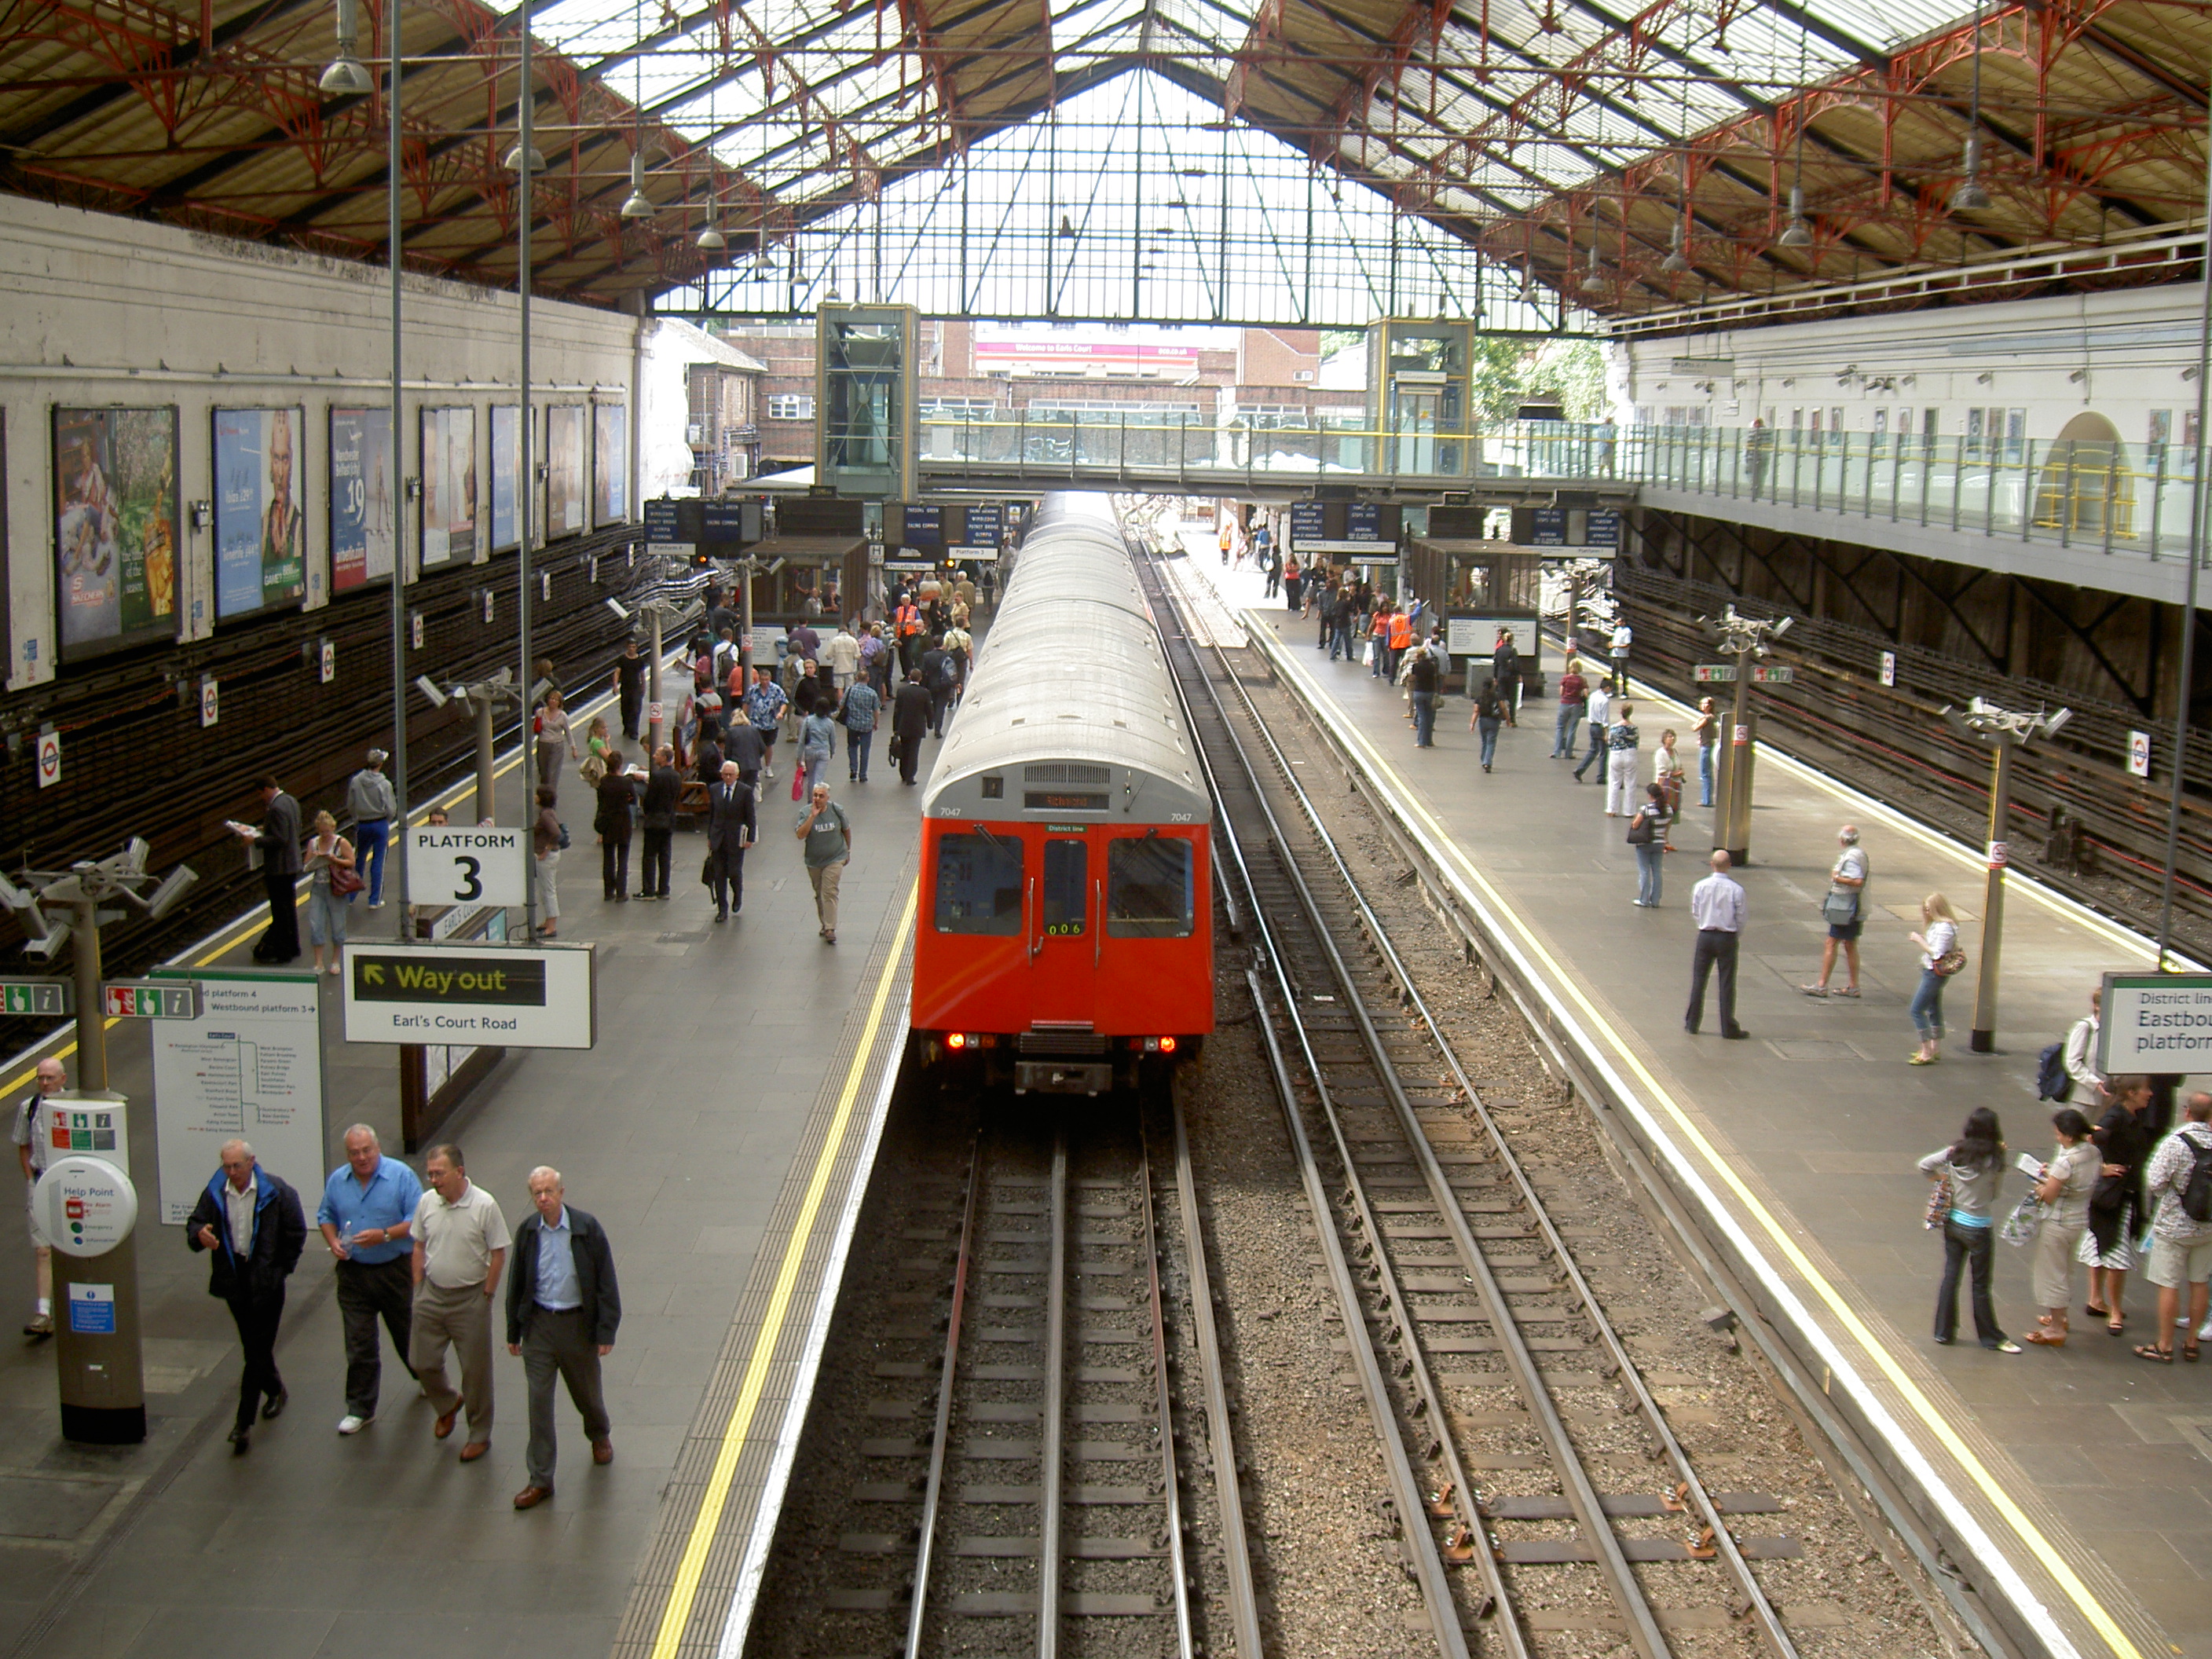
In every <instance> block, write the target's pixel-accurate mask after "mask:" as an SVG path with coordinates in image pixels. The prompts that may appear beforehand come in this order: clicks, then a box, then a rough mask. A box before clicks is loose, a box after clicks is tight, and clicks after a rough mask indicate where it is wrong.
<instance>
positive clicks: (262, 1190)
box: [185, 1140, 307, 1457]
mask: <svg viewBox="0 0 2212 1659" xmlns="http://www.w3.org/2000/svg"><path fill="white" fill-rule="evenodd" d="M185 1243H186V1244H188V1245H190V1246H191V1248H192V1249H195V1250H205V1251H207V1252H208V1253H209V1256H210V1261H209V1263H208V1294H209V1295H210V1296H219V1297H222V1299H223V1301H224V1302H225V1303H227V1304H228V1305H229V1308H230V1316H231V1319H232V1320H233V1322H235V1323H236V1325H237V1326H238V1342H239V1346H240V1347H242V1348H244V1349H245V1350H246V1370H245V1372H244V1374H243V1375H242V1376H240V1378H239V1381H238V1419H237V1423H236V1425H235V1426H234V1427H233V1428H232V1430H231V1431H230V1449H231V1455H233V1456H234V1457H243V1456H244V1455H246V1444H247V1439H246V1437H247V1436H248V1434H249V1433H250V1432H251V1431H252V1428H253V1418H254V1413H256V1412H257V1411H258V1412H259V1413H260V1414H261V1415H262V1416H264V1417H267V1418H274V1417H276V1416H277V1415H278V1414H279V1413H282V1412H283V1409H284V1405H285V1402H286V1401H288V1400H289V1399H290V1398H291V1396H290V1395H288V1394H287V1393H286V1392H285V1391H284V1379H283V1377H282V1376H278V1375H277V1374H276V1328H277V1326H278V1325H279V1324H281V1323H283V1318H284V1281H285V1279H288V1278H289V1277H290V1276H291V1273H292V1269H293V1268H294V1267H297V1266H298V1265H299V1262H300V1251H301V1249H302V1248H304V1247H305V1246H306V1244H307V1215H306V1212H303V1211H302V1210H301V1208H300V1195H299V1194H297V1193H295V1192H294V1191H293V1190H292V1188H290V1187H289V1185H288V1184H286V1182H284V1181H283V1179H282V1178H281V1177H279V1176H273V1175H271V1174H270V1173H269V1171H268V1170H264V1169H263V1168H261V1167H260V1165H259V1164H256V1163H255V1162H254V1161H253V1148H252V1147H251V1146H247V1145H246V1143H245V1142H244V1141H242V1140H226V1141H225V1142H223V1144H222V1169H220V1170H217V1171H216V1175H215V1178H214V1179H213V1180H211V1181H210V1182H208V1184H207V1190H206V1191H205V1192H204V1193H202V1194H200V1201H199V1202H198V1203H197V1204H196V1205H194V1206H192V1213H191V1218H190V1219H189V1220H187V1221H186V1222H185Z"/></svg>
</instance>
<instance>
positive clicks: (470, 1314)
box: [407, 1144, 508, 1463]
mask: <svg viewBox="0 0 2212 1659" xmlns="http://www.w3.org/2000/svg"><path fill="white" fill-rule="evenodd" d="M423 1173H424V1175H426V1176H428V1178H429V1182H430V1190H429V1191H428V1192H427V1193H425V1194H422V1200H421V1201H420V1202H419V1203H417V1204H416V1206H415V1226H414V1234H415V1255H414V1261H413V1267H412V1276H413V1279H414V1284H415V1322H414V1327H413V1329H412V1332H411V1334H410V1337H409V1340H408V1344H407V1351H408V1363H409V1364H412V1365H413V1366H414V1367H415V1375H416V1376H418V1377H420V1378H422V1387H423V1389H424V1390H425V1391H426V1392H427V1393H428V1395H429V1396H430V1405H431V1408H432V1409H433V1410H435V1412H436V1413H438V1420H437V1423H436V1424H435V1425H434V1427H433V1430H432V1432H433V1433H434V1434H435V1435H436V1437H438V1438H439V1439H441V1440H443V1439H444V1438H446V1437H447V1436H448V1435H450V1434H451V1433H453V1424H454V1421H455V1419H458V1418H459V1416H460V1414H461V1409H462V1407H464V1406H465V1407H467V1408H468V1413H469V1437H468V1440H467V1442H466V1443H465V1444H464V1445H463V1446H462V1447H461V1462H464V1463H473V1462H476V1461H477V1459H478V1458H479V1457H482V1456H483V1455H484V1454H485V1453H486V1452H488V1451H489V1450H490V1449H491V1407H492V1390H491V1299H492V1297H495V1296H496V1295H498V1294H499V1275H500V1271H501V1268H503V1267H506V1265H507V1244H508V1239H507V1218H506V1217H505V1216H503V1215H501V1213H500V1210H499V1203H498V1200H495V1199H494V1198H493V1197H492V1195H491V1194H489V1193H488V1192H486V1191H485V1190H484V1189H483V1188H481V1187H479V1186H477V1185H475V1184H474V1183H473V1182H471V1181H470V1180H469V1174H468V1168H467V1166H466V1165H465V1164H464V1163H463V1162H462V1161H461V1149H460V1148H459V1147H458V1146H453V1145H451V1144H448V1145H446V1146H433V1147H432V1148H431V1149H430V1156H429V1158H428V1160H427V1161H426V1162H425V1163H424V1164H423ZM448 1346H451V1347H452V1348H453V1351H454V1352H455V1353H456V1354H458V1355H459V1358H460V1362H461V1387H460V1391H459V1393H456V1392H454V1390H453V1386H452V1384H450V1383H447V1381H446V1350H447V1347H448Z"/></svg>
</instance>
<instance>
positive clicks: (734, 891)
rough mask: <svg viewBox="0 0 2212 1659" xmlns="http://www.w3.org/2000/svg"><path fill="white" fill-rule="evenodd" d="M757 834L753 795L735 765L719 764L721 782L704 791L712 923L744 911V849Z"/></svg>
mask: <svg viewBox="0 0 2212 1659" xmlns="http://www.w3.org/2000/svg"><path fill="white" fill-rule="evenodd" d="M758 834H759V829H758V821H757V819H756V817H754V814H753V792H752V790H751V788H750V787H749V786H748V785H747V784H746V783H745V782H744V780H743V779H741V778H740V777H739V776H738V763H737V762H735V761H724V762H723V763H722V778H721V781H720V782H719V783H716V784H714V785H713V786H712V787H709V788H708V791H707V875H708V885H710V886H712V887H713V888H714V920H715V921H728V920H729V919H730V912H731V911H732V910H742V909H744V908H745V848H748V847H750V846H751V845H752V844H753V842H754V841H755V840H756V839H757V836H758Z"/></svg>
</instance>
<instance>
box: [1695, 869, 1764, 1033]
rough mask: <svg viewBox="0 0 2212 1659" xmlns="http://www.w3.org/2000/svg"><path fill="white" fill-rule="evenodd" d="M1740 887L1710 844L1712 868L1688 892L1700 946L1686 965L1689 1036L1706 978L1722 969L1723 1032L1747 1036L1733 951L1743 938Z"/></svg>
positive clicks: (1700, 1017) (1699, 1017) (1701, 1018)
mask: <svg viewBox="0 0 2212 1659" xmlns="http://www.w3.org/2000/svg"><path fill="white" fill-rule="evenodd" d="M1745 913H1746V906H1745V901H1744V894H1743V889H1742V888H1741V887H1740V886H1738V885H1737V884H1735V881H1734V880H1733V879H1732V878H1730V877H1729V855H1728V854H1727V852H1726V851H1725V850H1724V849H1723V848H1718V847H1716V848H1713V872H1712V874H1711V875H1710V876H1707V877H1706V878H1705V879H1704V880H1703V881H1701V882H1699V884H1697V885H1696V886H1695V887H1692V889H1691V890H1690V915H1691V917H1692V920H1694V921H1696V922H1697V924H1698V948H1697V951H1696V952H1695V954H1694V955H1693V956H1692V958H1691V964H1690V1006H1689V1009H1688V1011H1687V1012H1686V1013H1684V1014H1683V1016H1682V1029H1683V1030H1686V1031H1687V1032H1688V1033H1689V1034H1690V1035H1691V1036H1697V1034H1698V1027H1699V1025H1700V1024H1703V1023H1704V1022H1705V980H1706V977H1707V976H1708V975H1711V973H1712V971H1713V970H1714V969H1719V970H1720V981H1721V994H1720V1001H1721V1035H1722V1036H1724V1037H1731V1038H1734V1039H1735V1040H1737V1041H1739V1042H1740V1041H1741V1040H1742V1039H1743V1038H1745V1037H1747V1036H1750V1035H1751V1033H1750V1032H1748V1031H1747V1030H1744V1029H1743V1027H1742V1026H1741V1025H1739V1024H1736V1023H1735V963H1736V951H1737V949H1738V947H1739V946H1740V945H1741V944H1742V942H1743V924H1744V917H1745Z"/></svg>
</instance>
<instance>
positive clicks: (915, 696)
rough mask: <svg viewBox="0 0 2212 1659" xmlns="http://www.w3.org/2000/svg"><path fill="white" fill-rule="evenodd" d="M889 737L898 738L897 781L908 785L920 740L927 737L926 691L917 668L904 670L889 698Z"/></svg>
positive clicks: (917, 761)
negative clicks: (892, 696)
mask: <svg viewBox="0 0 2212 1659" xmlns="http://www.w3.org/2000/svg"><path fill="white" fill-rule="evenodd" d="M891 735H892V736H893V737H895V738H897V739H898V746H899V763H898V768H899V781H900V782H901V783H912V782H913V781H914V775H915V769H917V768H918V767H920V766H921V740H922V738H925V737H927V736H928V735H929V692H928V691H927V689H926V688H925V687H924V686H923V685H922V683H921V670H920V669H908V671H907V677H906V678H905V679H904V680H902V681H901V682H900V684H899V689H898V695H897V696H896V697H894V698H892V699H891Z"/></svg>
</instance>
